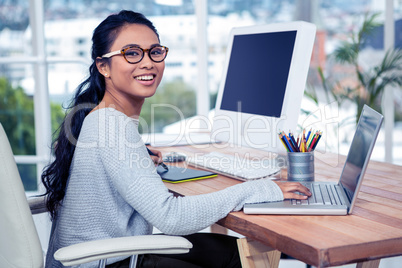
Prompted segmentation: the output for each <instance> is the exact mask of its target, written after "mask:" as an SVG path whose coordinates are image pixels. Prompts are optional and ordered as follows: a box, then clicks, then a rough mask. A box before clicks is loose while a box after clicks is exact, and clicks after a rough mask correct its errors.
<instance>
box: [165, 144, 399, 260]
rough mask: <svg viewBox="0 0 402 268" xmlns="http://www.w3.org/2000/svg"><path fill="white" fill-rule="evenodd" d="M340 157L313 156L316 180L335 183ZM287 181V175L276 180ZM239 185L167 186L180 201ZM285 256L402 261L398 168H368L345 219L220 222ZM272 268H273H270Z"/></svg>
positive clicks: (240, 217)
mask: <svg viewBox="0 0 402 268" xmlns="http://www.w3.org/2000/svg"><path fill="white" fill-rule="evenodd" d="M157 149H158V150H161V151H162V152H168V151H172V150H174V151H177V152H184V153H186V154H187V155H188V156H190V157H191V156H193V155H194V154H197V153H201V152H207V151H213V150H216V149H215V148H214V147H213V146H205V145H204V146H200V145H199V146H197V147H192V146H181V147H173V148H157ZM220 150H221V151H222V152H225V153H235V152H237V153H240V152H249V153H250V156H251V157H254V156H260V157H264V156H265V154H267V153H263V152H261V151H253V150H250V149H246V150H239V148H224V149H220ZM344 161H345V157H344V156H338V155H334V154H330V153H325V154H320V153H319V152H316V154H315V178H316V180H321V181H337V180H338V179H339V175H340V173H341V170H342V167H343V163H344ZM280 176H281V177H282V179H283V178H286V172H282V173H281V175H280ZM237 183H241V182H240V181H237V180H234V179H231V178H228V177H225V176H218V177H217V178H212V179H207V180H200V181H193V182H186V183H179V184H170V183H166V185H167V187H168V188H169V189H170V190H171V191H173V192H175V193H177V194H178V195H196V194H204V193H209V192H214V191H218V190H221V189H224V188H226V187H229V186H231V185H235V184H237ZM218 224H219V225H221V226H224V227H226V228H229V229H231V230H233V231H235V232H237V233H239V234H242V235H244V236H246V237H247V238H248V239H249V240H248V241H259V242H261V243H262V244H263V245H266V246H268V247H271V248H273V249H277V250H279V251H280V252H283V253H285V254H287V255H289V256H292V257H294V258H296V259H298V260H301V261H303V262H305V263H307V264H310V265H314V266H317V267H328V266H336V265H343V264H348V263H358V267H378V265H379V260H380V259H381V258H386V257H391V256H399V255H402V166H396V165H391V164H386V163H380V162H374V161H372V162H370V164H369V166H368V169H367V172H366V175H365V178H364V181H363V184H362V187H361V191H360V193H359V195H358V200H357V202H356V206H355V208H354V210H353V214H352V215H348V216H275V215H272V216H271V215H246V214H244V213H243V212H241V211H240V212H232V213H230V214H229V215H228V216H227V217H226V218H224V219H222V220H220V221H219V222H218ZM274 266H275V265H274Z"/></svg>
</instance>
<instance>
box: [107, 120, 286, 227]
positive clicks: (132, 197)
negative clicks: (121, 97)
mask: <svg viewBox="0 0 402 268" xmlns="http://www.w3.org/2000/svg"><path fill="white" fill-rule="evenodd" d="M104 134H105V136H102V133H100V137H99V138H100V139H101V140H104V141H105V146H102V147H100V156H101V159H102V162H103V165H104V168H105V170H106V172H107V173H108V175H109V177H110V178H112V181H113V184H114V186H115V187H116V189H117V191H118V192H119V193H120V195H121V196H122V197H123V198H124V200H125V201H126V202H127V203H129V204H130V205H131V206H132V207H133V208H134V209H135V210H136V211H137V212H138V213H139V214H141V215H142V217H144V218H145V219H146V220H147V221H148V222H149V223H150V224H152V225H153V226H155V227H156V228H158V229H159V230H160V231H162V232H164V233H166V234H172V235H185V234H190V233H194V232H197V231H199V230H202V229H204V228H206V227H208V226H210V225H211V224H213V223H215V222H216V221H218V220H219V219H221V218H224V217H225V216H226V215H227V214H228V213H229V212H231V211H237V210H241V209H242V208H243V205H244V204H245V203H259V202H266V201H278V200H283V194H282V191H281V190H280V188H279V187H278V186H277V185H276V184H275V183H274V182H272V181H271V180H269V179H261V180H256V181H250V182H244V183H241V184H238V185H235V186H231V187H228V188H226V189H224V190H221V191H218V192H214V193H209V194H203V195H196V196H185V197H175V196H174V195H173V194H172V193H170V192H169V190H168V189H167V187H166V186H165V185H164V183H163V182H162V180H161V178H160V176H159V175H158V174H157V172H156V168H155V166H154V163H153V162H152V159H151V158H150V156H149V155H148V152H147V150H146V147H145V145H144V144H143V142H142V140H141V136H140V135H139V133H138V130H137V125H136V124H134V123H133V122H132V121H130V120H127V118H126V119H124V117H123V116H122V115H120V116H119V118H116V119H114V120H113V124H112V123H111V121H110V120H106V131H105V132H104Z"/></svg>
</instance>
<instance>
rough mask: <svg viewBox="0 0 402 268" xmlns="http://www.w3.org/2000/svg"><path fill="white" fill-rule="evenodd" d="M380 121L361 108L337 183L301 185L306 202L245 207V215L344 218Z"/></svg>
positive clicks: (371, 112) (377, 117)
mask: <svg viewBox="0 0 402 268" xmlns="http://www.w3.org/2000/svg"><path fill="white" fill-rule="evenodd" d="M383 119H384V117H383V116H382V115H381V114H380V113H378V112H376V111H374V110H373V109H371V108H370V107H369V106H367V105H365V106H364V107H363V111H362V113H361V115H360V118H359V122H358V124H357V128H356V132H355V134H354V137H353V140H352V143H351V145H350V148H349V153H348V155H347V158H346V161H345V164H344V167H343V170H342V173H341V176H340V179H339V182H338V183H334V182H319V181H315V182H310V183H307V182H304V183H303V184H304V185H306V186H307V187H308V188H310V190H311V193H312V196H311V197H309V199H308V200H295V199H294V200H292V199H287V200H284V201H280V202H267V203H257V204H245V206H244V209H243V210H244V213H246V214H282V215H283V214H285V215H347V214H351V213H352V210H353V207H354V205H355V202H356V199H357V195H358V193H359V189H360V185H361V184H362V181H363V177H364V173H365V171H366V168H367V165H368V163H369V160H370V156H371V153H372V151H373V148H374V145H375V142H376V139H377V136H378V133H379V131H380V128H381V125H382V122H383Z"/></svg>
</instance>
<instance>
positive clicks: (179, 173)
mask: <svg viewBox="0 0 402 268" xmlns="http://www.w3.org/2000/svg"><path fill="white" fill-rule="evenodd" d="M168 167H169V170H166V169H164V168H163V167H161V166H158V168H157V169H156V171H157V172H158V174H159V175H160V176H161V178H162V180H163V181H165V182H170V183H179V182H186V181H195V180H202V179H209V178H213V177H216V176H217V174H216V173H213V172H209V171H205V170H197V169H191V168H188V167H186V168H180V167H175V166H168Z"/></svg>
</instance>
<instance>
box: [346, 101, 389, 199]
mask: <svg viewBox="0 0 402 268" xmlns="http://www.w3.org/2000/svg"><path fill="white" fill-rule="evenodd" d="M382 121H383V116H382V115H381V114H379V113H377V112H376V111H374V110H373V109H371V108H369V107H368V106H364V108H363V111H362V113H361V115H360V119H359V122H358V124H357V128H356V132H355V136H354V137H353V140H352V144H351V145H350V149H349V153H348V156H347V158H346V163H345V165H344V168H343V171H342V175H341V179H340V184H342V186H343V188H344V189H345V191H346V193H347V195H348V198H349V201H350V202H352V200H353V197H354V195H355V193H357V191H356V188H357V187H359V186H360V183H359V182H360V181H361V179H362V178H363V176H364V172H365V170H366V167H367V164H368V162H369V160H370V156H371V152H372V150H373V147H374V144H375V141H376V139H377V135H378V132H379V130H380V127H381V124H382Z"/></svg>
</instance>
